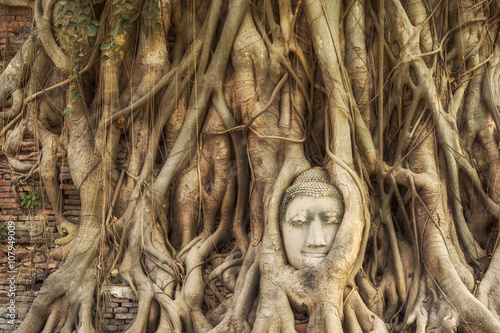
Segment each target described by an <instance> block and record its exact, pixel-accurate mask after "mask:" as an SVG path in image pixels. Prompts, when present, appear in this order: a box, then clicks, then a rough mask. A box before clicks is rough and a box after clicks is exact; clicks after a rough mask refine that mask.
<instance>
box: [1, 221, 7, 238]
mask: <svg viewBox="0 0 500 333" xmlns="http://www.w3.org/2000/svg"><path fill="white" fill-rule="evenodd" d="M5 237H7V231H6V230H5V226H4V225H3V224H0V239H4V238H5Z"/></svg>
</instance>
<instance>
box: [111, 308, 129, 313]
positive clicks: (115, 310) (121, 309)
mask: <svg viewBox="0 0 500 333" xmlns="http://www.w3.org/2000/svg"><path fill="white" fill-rule="evenodd" d="M113 312H114V313H128V308H124V307H117V308H114V309H113Z"/></svg>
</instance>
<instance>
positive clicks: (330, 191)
mask: <svg viewBox="0 0 500 333" xmlns="http://www.w3.org/2000/svg"><path fill="white" fill-rule="evenodd" d="M328 178H329V177H328V174H327V173H326V171H325V170H323V169H318V168H314V169H309V170H306V171H304V172H303V173H301V174H300V175H298V176H297V178H295V180H294V181H293V183H292V185H290V186H289V187H288V188H287V189H286V191H285V196H284V197H283V200H282V201H281V206H280V211H279V223H280V225H281V224H282V223H283V220H284V218H285V212H286V209H287V207H288V204H289V203H290V201H292V200H293V199H294V198H295V197H297V196H304V197H314V198H319V197H333V198H337V199H339V200H340V201H342V202H343V200H342V195H341V194H340V192H339V190H338V189H337V188H336V187H335V186H333V185H331V184H330V182H329V181H328ZM339 215H340V216H343V215H344V205H342V206H341V211H339Z"/></svg>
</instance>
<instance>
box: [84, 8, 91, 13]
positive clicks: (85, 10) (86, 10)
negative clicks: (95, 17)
mask: <svg viewBox="0 0 500 333" xmlns="http://www.w3.org/2000/svg"><path fill="white" fill-rule="evenodd" d="M90 11H91V9H90V7H85V9H84V10H83V12H84V13H85V14H87V15H89V14H90Z"/></svg>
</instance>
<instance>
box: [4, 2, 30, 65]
mask: <svg viewBox="0 0 500 333" xmlns="http://www.w3.org/2000/svg"><path fill="white" fill-rule="evenodd" d="M32 18H33V11H32V9H31V8H30V7H8V6H4V5H0V72H2V71H3V70H4V68H5V67H6V66H7V64H8V63H9V60H10V59H12V57H13V56H14V55H15V54H16V52H17V51H18V50H19V48H21V46H22V45H23V43H24V41H25V40H26V39H27V38H28V36H29V33H30V30H31V24H32V20H33V19H32Z"/></svg>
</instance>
